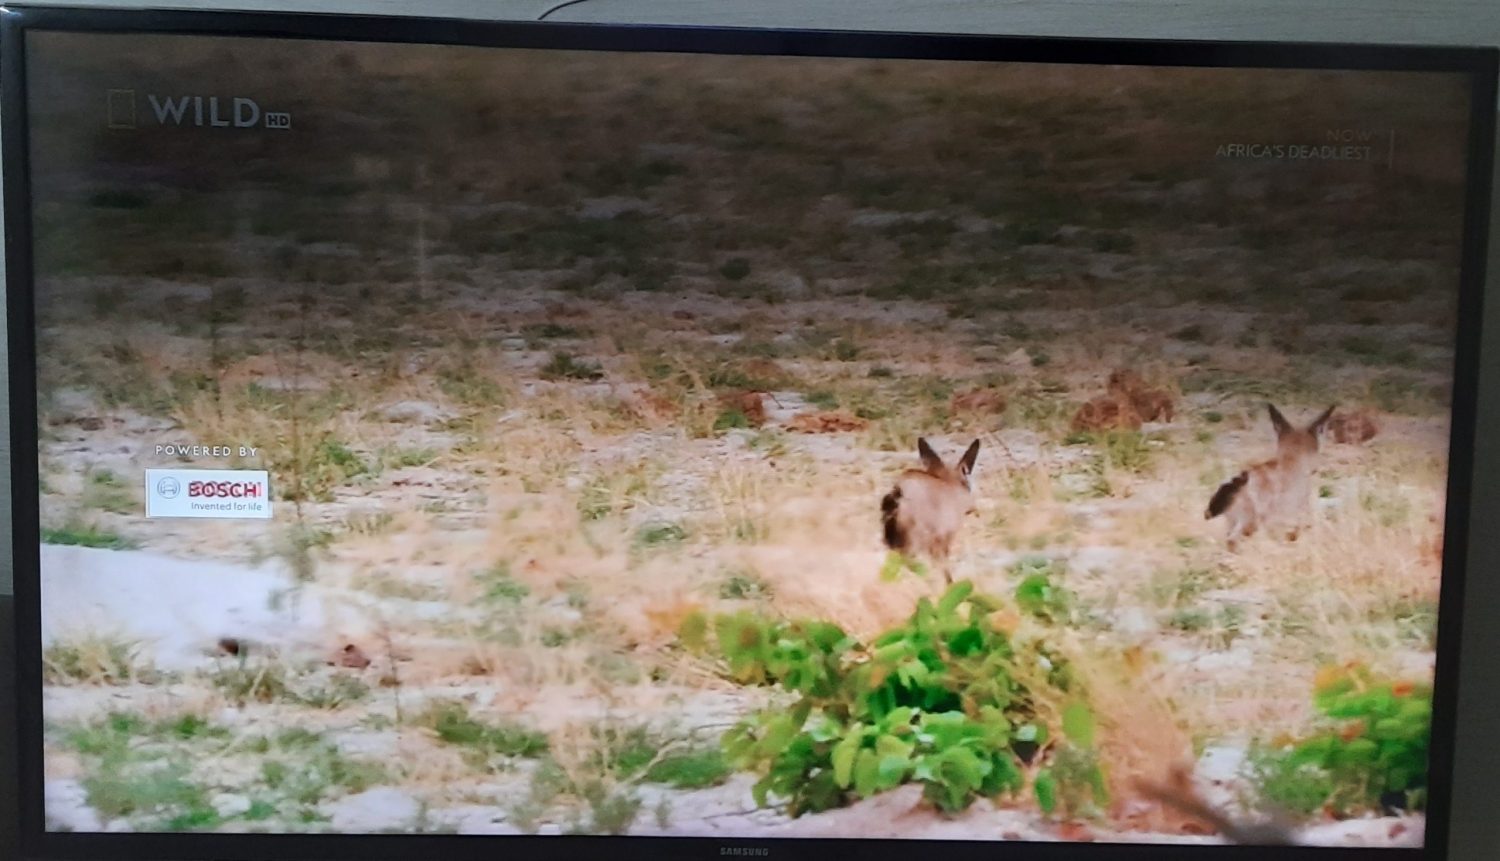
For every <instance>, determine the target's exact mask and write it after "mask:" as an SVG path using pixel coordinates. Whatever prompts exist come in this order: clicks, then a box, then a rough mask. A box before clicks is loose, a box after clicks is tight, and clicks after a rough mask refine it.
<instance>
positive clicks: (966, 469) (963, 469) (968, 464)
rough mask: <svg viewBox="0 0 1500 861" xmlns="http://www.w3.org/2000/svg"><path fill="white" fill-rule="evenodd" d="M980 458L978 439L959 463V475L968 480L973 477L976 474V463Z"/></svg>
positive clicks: (971, 444)
mask: <svg viewBox="0 0 1500 861" xmlns="http://www.w3.org/2000/svg"><path fill="white" fill-rule="evenodd" d="M978 457H979V440H977V439H976V440H974V441H973V442H972V443H970V444H969V448H968V450H967V451H965V452H964V456H963V457H962V458H960V459H959V461H958V473H959V475H962V476H963V477H964V478H968V477H969V476H970V475H972V474H973V472H974V461H975V459H977V458H978Z"/></svg>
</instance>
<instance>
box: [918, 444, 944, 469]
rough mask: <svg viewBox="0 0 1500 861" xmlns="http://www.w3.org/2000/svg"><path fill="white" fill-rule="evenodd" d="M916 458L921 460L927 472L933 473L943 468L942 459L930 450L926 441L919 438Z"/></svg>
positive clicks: (930, 447)
mask: <svg viewBox="0 0 1500 861" xmlns="http://www.w3.org/2000/svg"><path fill="white" fill-rule="evenodd" d="M917 456H918V457H920V458H921V459H922V465H923V466H925V467H927V468H928V469H929V470H934V471H935V470H940V469H942V468H943V459H942V458H940V457H938V453H937V452H935V451H933V450H932V446H930V445H928V444H927V440H926V439H923V438H921V437H918V438H917Z"/></svg>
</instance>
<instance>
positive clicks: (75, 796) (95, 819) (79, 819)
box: [42, 780, 104, 831]
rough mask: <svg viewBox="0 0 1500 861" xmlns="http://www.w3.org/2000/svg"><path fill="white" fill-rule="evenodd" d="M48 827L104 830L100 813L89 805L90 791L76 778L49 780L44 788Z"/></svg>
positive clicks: (66, 829) (72, 829)
mask: <svg viewBox="0 0 1500 861" xmlns="http://www.w3.org/2000/svg"><path fill="white" fill-rule="evenodd" d="M42 792H43V799H44V807H45V808H46V811H47V827H48V828H49V829H53V830H62V831H102V830H104V826H103V823H101V822H100V821H99V814H98V813H95V812H94V809H93V808H92V807H89V805H88V792H87V791H86V790H84V788H83V784H82V783H80V782H78V781H76V780H49V781H47V785H46V787H45V788H44V789H43V791H42Z"/></svg>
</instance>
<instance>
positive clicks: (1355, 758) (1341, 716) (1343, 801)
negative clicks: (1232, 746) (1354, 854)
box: [1252, 664, 1432, 816]
mask: <svg viewBox="0 0 1500 861" xmlns="http://www.w3.org/2000/svg"><path fill="white" fill-rule="evenodd" d="M1313 702H1314V704H1315V705H1316V706H1317V709H1318V711H1319V713H1321V715H1322V717H1323V722H1324V723H1325V724H1326V725H1327V726H1326V728H1324V729H1322V730H1321V731H1319V732H1316V733H1314V734H1313V735H1311V736H1308V737H1306V738H1303V739H1301V740H1297V741H1293V742H1289V743H1286V744H1281V745H1277V746H1273V747H1271V748H1263V749H1261V750H1259V751H1256V752H1255V754H1254V756H1253V757H1252V762H1253V767H1254V770H1255V774H1256V777H1257V778H1258V783H1259V785H1260V792H1261V795H1262V797H1263V798H1264V799H1265V800H1266V801H1267V802H1270V803H1271V804H1274V805H1276V806H1279V807H1282V808H1284V809H1287V810H1292V811H1295V812H1300V813H1312V812H1314V811H1317V810H1327V811H1329V812H1331V813H1333V814H1335V815H1339V816H1343V815H1349V814H1353V813H1357V812H1360V811H1366V810H1379V809H1382V808H1384V807H1391V806H1397V807H1402V808H1405V809H1408V810H1421V809H1424V808H1425V807H1426V802H1427V749H1428V745H1429V743H1430V741H1431V737H1432V688H1431V687H1430V686H1428V685H1422V684H1415V683H1411V682H1392V681H1389V680H1384V679H1379V678H1376V677H1375V676H1374V675H1373V674H1372V673H1371V672H1370V671H1369V669H1368V668H1366V667H1364V666H1362V665H1359V664H1350V665H1345V666H1342V667H1334V668H1329V669H1325V670H1324V671H1322V672H1321V673H1319V676H1318V680H1317V683H1316V687H1315V692H1314V695H1313Z"/></svg>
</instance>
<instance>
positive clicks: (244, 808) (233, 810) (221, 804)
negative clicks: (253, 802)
mask: <svg viewBox="0 0 1500 861" xmlns="http://www.w3.org/2000/svg"><path fill="white" fill-rule="evenodd" d="M209 804H210V805H212V806H213V809H214V811H215V812H216V813H218V814H219V816H220V817H221V818H223V819H233V818H234V817H236V816H240V815H243V814H245V813H247V812H249V810H250V799H248V798H246V797H245V796H243V795H234V794H231V793H227V792H226V793H220V794H219V795H215V796H214V797H213V798H212V799H210V800H209Z"/></svg>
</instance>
